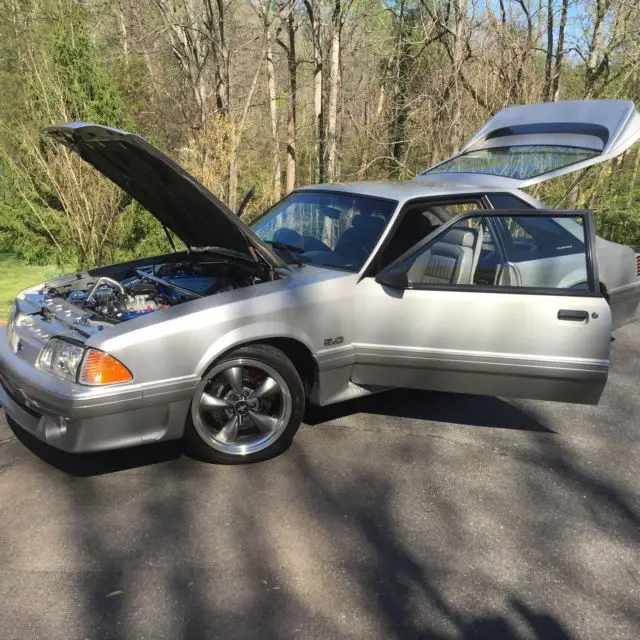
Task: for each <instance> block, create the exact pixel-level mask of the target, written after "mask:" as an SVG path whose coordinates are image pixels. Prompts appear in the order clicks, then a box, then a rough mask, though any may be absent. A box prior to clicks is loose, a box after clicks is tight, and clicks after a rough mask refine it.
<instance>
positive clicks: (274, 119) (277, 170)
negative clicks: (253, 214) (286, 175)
mask: <svg viewBox="0 0 640 640" xmlns="http://www.w3.org/2000/svg"><path fill="white" fill-rule="evenodd" d="M265 39H266V46H265V55H266V59H267V85H268V90H269V108H270V109H269V110H270V114H271V142H272V144H273V198H274V199H275V200H280V196H281V193H282V185H281V180H282V178H281V173H282V168H281V166H280V142H279V140H278V103H277V98H276V74H275V70H274V67H273V43H272V35H271V26H270V25H268V24H266V25H265Z"/></svg>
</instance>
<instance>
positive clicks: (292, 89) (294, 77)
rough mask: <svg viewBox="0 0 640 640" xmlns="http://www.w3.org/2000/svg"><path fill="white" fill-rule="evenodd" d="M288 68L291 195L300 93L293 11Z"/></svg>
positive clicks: (288, 180) (288, 136)
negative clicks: (298, 95) (298, 92)
mask: <svg viewBox="0 0 640 640" xmlns="http://www.w3.org/2000/svg"><path fill="white" fill-rule="evenodd" d="M287 35H288V37H289V44H288V48H287V67H288V69H289V114H288V117H287V180H286V184H285V189H286V192H287V193H290V192H291V191H293V190H294V189H295V186H296V136H297V131H296V117H297V114H296V109H297V91H298V86H297V85H298V66H297V60H296V28H295V20H294V16H293V10H291V11H290V12H289V16H288V18H287Z"/></svg>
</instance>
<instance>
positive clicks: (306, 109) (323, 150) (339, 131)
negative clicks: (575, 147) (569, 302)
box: [0, 0, 640, 267]
mask: <svg viewBox="0 0 640 640" xmlns="http://www.w3.org/2000/svg"><path fill="white" fill-rule="evenodd" d="M639 72H640V5H639V4H638V3H637V2H636V0H398V1H391V0H135V1H131V2H124V1H123V0H108V1H106V0H0V89H1V91H0V256H2V258H3V259H4V260H7V259H10V260H11V261H15V263H16V264H17V263H20V264H31V265H60V266H73V267H86V266H93V265H99V264H105V263H111V262H115V261H118V260H122V259H125V258H128V257H132V256H140V255H149V254H153V253H159V252H164V251H166V250H167V248H168V247H167V240H166V237H165V235H164V233H163V231H162V229H161V228H160V226H159V225H158V223H157V222H156V221H155V219H154V218H153V217H152V216H151V215H150V214H148V213H147V212H145V211H144V210H143V209H142V208H141V207H140V206H139V205H137V204H136V203H135V202H132V201H131V200H130V198H127V197H126V196H125V195H124V194H123V193H122V192H120V191H119V190H118V189H117V188H116V187H114V186H113V185H112V184H111V183H109V182H108V181H107V180H106V179H105V178H103V177H101V176H100V175H99V174H97V173H96V172H95V171H94V170H93V169H91V168H89V167H88V166H87V165H85V164H84V163H83V162H82V161H80V160H79V159H77V158H76V157H74V156H72V155H70V154H69V153H67V152H66V151H64V150H63V149H61V148H58V147H53V146H52V145H51V144H50V143H48V142H47V141H46V140H45V139H43V138H42V136H41V135H40V133H39V130H40V128H41V127H43V126H46V125H48V124H51V123H56V122H64V121H70V120H83V121H90V122H98V123H102V124H107V125H112V126H116V127H120V128H123V129H126V130H129V131H135V132H138V133H140V134H141V135H143V136H144V137H146V138H147V139H149V140H150V141H152V142H153V143H154V144H156V145H158V146H159V147H160V148H161V149H163V150H164V151H165V152H167V153H168V154H169V155H171V156H172V157H173V158H175V159H177V160H178V161H179V162H181V163H182V164H183V165H185V166H186V167H187V169H188V170H189V171H191V172H192V173H193V174H194V175H196V176H197V177H198V178H199V179H200V180H202V182H203V183H204V184H205V185H206V186H207V187H208V188H209V189H210V190H211V191H213V192H214V193H215V194H216V195H218V196H219V197H221V198H222V199H223V200H225V201H226V202H227V203H228V204H229V206H230V207H231V208H232V209H236V208H237V207H238V205H239V202H240V201H241V200H242V198H243V196H244V194H245V193H246V192H247V191H248V190H249V189H251V188H252V187H255V196H254V198H253V199H252V200H251V201H250V203H249V205H248V206H247V208H246V210H245V212H244V214H243V215H244V217H245V219H247V220H250V219H251V218H252V217H254V216H255V215H257V213H259V212H260V211H262V210H264V209H265V208H266V207H267V206H268V205H269V204H270V203H272V202H274V201H277V200H278V199H279V198H281V197H282V196H283V195H284V194H285V193H287V192H288V191H290V190H291V189H292V188H294V186H296V185H301V184H308V183H314V182H338V181H349V180H378V179H387V178H391V179H408V178H411V177H413V176H414V175H415V174H416V173H418V172H419V171H421V170H423V169H425V168H426V167H428V166H430V165H432V164H433V163H435V162H437V161H439V160H441V159H444V158H446V157H447V156H449V155H451V154H452V153H454V152H456V151H457V150H458V149H459V148H460V147H461V145H463V144H464V142H465V141H466V140H467V139H468V138H469V137H470V136H471V135H472V134H473V133H474V132H475V131H476V130H477V129H478V128H480V126H481V125H482V124H483V123H484V122H485V121H486V120H487V119H488V118H489V117H491V115H492V114H494V113H496V112H497V111H498V110H500V109H501V108H503V107H505V106H507V105H511V104H521V103H532V102H541V101H550V100H566V99H582V98H625V99H631V100H634V101H636V103H640V75H639ZM639 166H640V145H636V146H635V147H633V148H631V149H630V150H629V151H628V152H626V153H625V154H624V155H623V156H622V157H620V158H618V159H616V160H615V161H614V162H612V163H608V164H606V165H605V166H602V167H598V168H594V169H592V170H590V171H589V172H588V173H586V174H585V175H584V176H583V177H582V179H581V180H580V182H579V183H578V184H577V185H573V188H571V187H572V183H573V181H574V180H575V176H569V177H567V178H562V179H557V180H554V181H551V182H550V183H548V184H544V185H541V186H540V187H538V188H537V189H536V190H535V191H534V195H535V196H537V197H539V198H541V199H543V200H544V201H545V202H547V204H549V205H550V206H564V207H567V206H571V207H589V208H591V209H592V210H594V211H595V213H596V220H597V226H598V232H599V233H600V235H602V236H604V237H606V238H610V239H613V240H616V241H618V242H623V243H626V244H630V245H633V246H636V247H638V246H640V180H638V173H639ZM567 192H569V193H568V195H567ZM12 263H13V262H12Z"/></svg>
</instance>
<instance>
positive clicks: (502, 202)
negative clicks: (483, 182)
mask: <svg viewBox="0 0 640 640" xmlns="http://www.w3.org/2000/svg"><path fill="white" fill-rule="evenodd" d="M487 198H489V202H490V203H491V206H492V207H493V208H494V209H533V207H532V206H531V205H530V204H529V203H528V202H525V201H524V200H520V198H517V197H516V196H514V195H511V194H510V193H487Z"/></svg>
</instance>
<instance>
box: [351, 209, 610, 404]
mask: <svg viewBox="0 0 640 640" xmlns="http://www.w3.org/2000/svg"><path fill="white" fill-rule="evenodd" d="M593 242H594V234H593V225H592V220H591V214H590V213H589V212H586V211H545V210H539V211H535V212H534V211H532V210H531V209H527V210H513V211H504V210H503V211H496V210H488V211H471V212H467V213H464V214H462V215H461V216H458V217H457V218H454V219H453V220H451V221H450V222H448V223H447V224H445V225H443V226H442V227H441V228H440V229H439V230H438V232H437V233H436V234H432V235H431V236H429V237H428V238H427V239H426V240H424V241H422V242H420V243H418V244H417V245H415V246H414V247H413V248H411V249H409V251H407V252H406V253H405V254H404V255H402V256H400V257H399V258H398V259H397V260H395V261H394V262H393V263H391V264H390V265H389V266H388V267H386V268H385V269H383V270H382V271H381V272H380V273H379V274H378V276H377V277H376V278H375V279H374V278H372V277H365V278H363V279H362V280H361V281H360V282H359V283H358V286H357V287H356V296H355V306H354V309H355V316H354V340H353V346H354V356H355V362H354V366H353V369H352V376H351V379H352V381H353V382H355V383H356V384H361V385H379V386H390V387H409V388H414V389H432V390H437V391H452V392H457V393H472V394H481V395H494V396H507V397H520V398H535V399H541V400H560V401H564V402H576V403H583V404H595V403H597V402H598V399H599V398H600V395H601V393H602V391H603V389H604V386H605V384H606V381H607V375H608V370H609V347H610V341H611V310H610V308H609V305H608V304H607V302H606V300H605V299H604V298H603V297H602V293H601V291H600V287H599V286H598V284H597V283H598V273H597V264H596V263H595V261H594V260H593V255H594V254H593Z"/></svg>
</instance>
